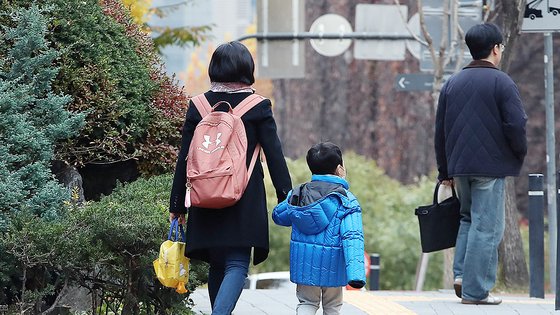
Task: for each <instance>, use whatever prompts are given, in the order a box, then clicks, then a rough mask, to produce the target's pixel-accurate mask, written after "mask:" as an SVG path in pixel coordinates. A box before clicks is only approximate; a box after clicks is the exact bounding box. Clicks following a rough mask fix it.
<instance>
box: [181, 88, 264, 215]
mask: <svg viewBox="0 0 560 315" xmlns="http://www.w3.org/2000/svg"><path fill="white" fill-rule="evenodd" d="M263 100H264V97H262V96H260V95H257V94H251V95H250V96H248V97H247V98H246V99H244V100H243V101H242V102H241V103H239V104H238V105H237V106H236V107H235V108H234V109H232V107H231V105H230V104H229V103H227V102H223V101H222V102H218V103H216V104H214V106H210V104H209V103H208V100H207V99H206V97H204V94H201V95H198V96H195V97H193V99H192V101H193V104H194V105H195V106H196V108H197V109H198V111H199V113H200V115H201V116H202V120H201V121H200V122H199V123H198V125H197V126H196V128H195V130H194V133H193V138H192V141H191V145H190V147H189V155H188V156H187V187H186V189H187V193H186V196H185V206H186V207H187V208H189V207H190V206H191V205H192V206H195V207H201V208H210V209H222V208H226V207H229V206H232V205H234V204H235V203H236V202H237V201H239V199H241V197H242V196H243V193H244V192H245V188H246V187H247V183H248V182H249V178H250V175H251V173H252V170H253V167H254V165H255V163H256V160H257V157H258V154H259V149H260V146H257V147H256V148H255V152H254V153H253V156H252V159H251V164H250V167H249V170H248V169H247V135H246V133H245V126H244V124H243V121H242V120H241V116H243V114H244V113H246V112H247V111H249V110H250V109H251V108H253V107H254V106H255V105H257V104H258V103H260V102H261V101H263ZM220 104H227V106H228V108H229V110H228V111H227V112H223V111H216V110H215V109H216V108H217V107H218V106H219V105H220Z"/></svg>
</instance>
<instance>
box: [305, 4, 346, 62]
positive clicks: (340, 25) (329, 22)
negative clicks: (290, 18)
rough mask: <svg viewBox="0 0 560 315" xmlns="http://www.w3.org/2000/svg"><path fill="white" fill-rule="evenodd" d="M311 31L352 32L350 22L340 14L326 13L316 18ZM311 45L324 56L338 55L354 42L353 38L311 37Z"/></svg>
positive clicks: (320, 32)
mask: <svg viewBox="0 0 560 315" xmlns="http://www.w3.org/2000/svg"><path fill="white" fill-rule="evenodd" d="M309 32H310V33H314V34H319V35H321V34H325V33H328V34H332V33H334V34H341V35H342V34H346V33H352V26H351V25H350V23H349V22H348V21H347V20H346V19H345V18H343V17H342V16H340V15H338V14H325V15H323V16H320V17H319V18H318V19H316V20H315V21H314V22H313V24H311V28H310V29H309ZM310 41H311V47H313V49H315V51H317V52H318V53H320V54H321V55H323V56H329V57H332V56H338V55H340V54H342V53H343V52H344V51H346V49H348V47H350V45H351V44H352V40H351V39H311V40H310Z"/></svg>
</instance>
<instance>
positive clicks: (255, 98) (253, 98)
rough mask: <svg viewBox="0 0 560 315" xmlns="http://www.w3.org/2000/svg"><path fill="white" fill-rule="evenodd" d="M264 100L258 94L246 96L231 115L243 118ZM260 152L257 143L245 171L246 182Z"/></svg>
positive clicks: (259, 146)
mask: <svg viewBox="0 0 560 315" xmlns="http://www.w3.org/2000/svg"><path fill="white" fill-rule="evenodd" d="M265 99H266V98H265V97H264V96H261V95H259V94H254V93H253V94H251V95H249V96H247V97H246V98H245V99H244V100H242V101H241V103H239V104H237V106H235V108H234V109H233V113H234V114H235V115H237V116H239V117H241V116H243V115H244V114H245V113H246V112H248V111H249V110H251V109H252V108H253V107H255V105H257V104H259V103H260V102H262V101H264V100H265ZM260 151H261V145H260V144H258V143H257V146H256V147H255V151H253V156H252V157H251V162H250V163H249V169H248V170H247V171H248V173H249V176H248V177H247V182H249V179H250V178H251V174H252V173H253V169H254V168H255V164H256V163H257V159H258V158H259V153H260Z"/></svg>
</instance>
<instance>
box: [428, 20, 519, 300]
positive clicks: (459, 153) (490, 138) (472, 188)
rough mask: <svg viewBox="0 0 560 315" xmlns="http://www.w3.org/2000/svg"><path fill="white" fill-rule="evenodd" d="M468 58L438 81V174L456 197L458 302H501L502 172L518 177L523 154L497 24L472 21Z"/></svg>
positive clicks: (513, 93) (516, 94)
mask: <svg viewBox="0 0 560 315" xmlns="http://www.w3.org/2000/svg"><path fill="white" fill-rule="evenodd" d="M465 42H466V44H467V46H468V47H469V51H470V53H471V55H472V58H473V61H472V62H471V63H470V64H469V65H468V66H466V67H465V68H464V69H463V70H461V71H459V72H458V73H456V74H454V75H453V76H451V77H450V78H449V80H447V82H446V83H445V84H444V86H443V88H442V91H441V94H440V97H439V100H438V108H437V113H436V129H435V150H436V159H437V164H438V171H439V175H438V180H439V181H440V182H441V183H442V184H444V185H448V186H451V185H454V186H455V188H456V190H457V195H458V197H459V200H460V201H461V225H460V227H459V233H458V235H457V244H456V248H455V257H454V261H453V274H454V277H455V281H454V288H455V293H456V294H457V296H458V297H459V298H461V303H463V304H490V305H497V304H500V303H501V302H502V300H501V299H500V298H498V297H495V296H492V295H491V294H490V293H489V291H490V289H492V288H493V287H494V284H495V282H496V272H497V266H498V245H499V243H500V241H501V239H502V236H503V232H504V217H505V192H504V188H505V177H506V176H518V175H519V171H520V169H521V166H522V164H523V160H524V158H525V155H526V153H527V138H526V135H525V124H526V122H527V115H526V114H525V111H524V109H523V104H522V103H521V98H520V97H519V91H518V89H517V86H516V85H515V83H514V82H513V81H512V80H511V78H510V77H509V76H508V75H507V74H505V73H503V72H502V71H500V70H498V68H497V65H498V64H499V63H500V60H501V58H502V52H503V50H504V45H503V43H502V42H503V36H502V33H501V31H500V29H499V28H498V27H497V26H496V25H494V24H490V23H485V24H479V25H476V26H473V27H472V28H471V29H469V31H468V32H467V34H466V36H465Z"/></svg>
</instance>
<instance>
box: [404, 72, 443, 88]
mask: <svg viewBox="0 0 560 315" xmlns="http://www.w3.org/2000/svg"><path fill="white" fill-rule="evenodd" d="M433 86H434V75H433V74H430V73H409V74H399V75H397V77H396V78H395V89H396V90H397V91H430V90H432V87H433Z"/></svg>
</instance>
